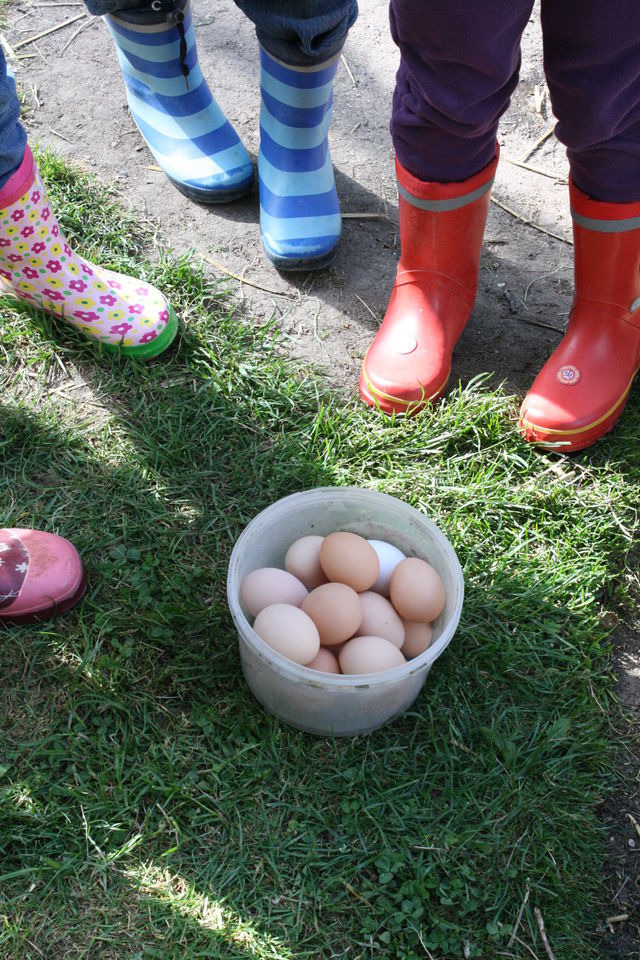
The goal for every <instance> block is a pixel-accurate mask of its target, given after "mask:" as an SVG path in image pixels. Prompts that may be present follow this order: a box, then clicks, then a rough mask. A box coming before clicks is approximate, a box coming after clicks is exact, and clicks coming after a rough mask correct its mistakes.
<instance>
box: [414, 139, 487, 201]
mask: <svg viewBox="0 0 640 960" xmlns="http://www.w3.org/2000/svg"><path fill="white" fill-rule="evenodd" d="M499 154H500V147H499V146H498V144H496V155H495V157H494V159H493V160H492V161H491V163H489V164H487V166H486V167H483V168H482V170H479V171H478V173H474V175H473V176H472V177H469V178H468V179H467V180H456V181H451V182H450V183H437V182H436V181H428V180H419V179H418V177H414V175H413V174H412V173H410V172H409V171H408V170H406V169H405V168H404V167H403V166H402V164H401V163H400V161H399V160H398V158H397V157H396V174H397V177H398V186H399V187H402V188H403V190H401V191H400V193H401V195H402V196H404V198H405V199H406V200H407V199H408V200H409V203H411V204H413V205H414V206H420V207H421V206H422V204H421V203H416V202H415V201H416V200H424V201H429V202H433V201H435V202H436V204H437V206H435V207H432V206H431V204H429V206H427V207H425V208H424V209H428V210H432V209H433V210H440V209H442V210H453V209H456V208H457V207H463V206H465V205H466V204H467V203H472V202H473V201H474V200H476V199H477V198H478V197H480V196H482V194H483V193H485V192H486V191H487V190H489V189H490V187H491V184H492V183H493V178H494V177H495V173H496V168H497V166H498V157H499ZM407 195H408V196H407ZM446 201H458V202H456V203H453V204H451V205H446V206H440V203H441V202H446Z"/></svg>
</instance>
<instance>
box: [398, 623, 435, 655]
mask: <svg viewBox="0 0 640 960" xmlns="http://www.w3.org/2000/svg"><path fill="white" fill-rule="evenodd" d="M402 622H403V625H404V643H403V644H402V646H401V647H400V649H401V650H402V652H403V653H404V655H405V657H407V659H411V657H417V656H418V654H419V653H424V651H425V650H428V649H429V647H430V646H431V641H432V639H433V633H432V630H431V624H430V623H413V622H412V621H411V620H403V621H402Z"/></svg>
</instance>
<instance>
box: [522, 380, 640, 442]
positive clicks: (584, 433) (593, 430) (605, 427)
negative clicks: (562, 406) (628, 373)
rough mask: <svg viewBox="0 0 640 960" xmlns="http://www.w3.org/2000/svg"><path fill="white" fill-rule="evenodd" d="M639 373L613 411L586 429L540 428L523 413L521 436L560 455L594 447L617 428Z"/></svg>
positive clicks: (630, 382)
mask: <svg viewBox="0 0 640 960" xmlns="http://www.w3.org/2000/svg"><path fill="white" fill-rule="evenodd" d="M637 372H638V371H637V370H636V372H635V373H634V375H633V377H632V378H631V380H630V381H629V383H628V385H627V388H626V390H625V391H624V393H623V394H622V396H621V397H620V399H619V400H617V401H616V403H615V404H614V406H613V407H612V408H611V410H609V411H608V412H607V413H605V414H604V416H602V417H599V418H598V420H594V422H593V423H590V424H588V425H587V426H585V427H580V428H579V429H578V430H553V429H551V428H549V427H543V426H540V424H536V423H533V422H532V421H531V420H527V419H526V417H524V416H523V415H522V412H521V413H520V420H519V422H518V430H519V431H520V434H521V435H522V437H523V438H524V439H525V440H526V441H527V442H528V443H534V444H536V445H537V446H544V447H547V448H548V449H553V450H557V452H558V453H577V452H578V451H579V450H586V448H587V447H590V446H592V445H593V444H594V443H596V442H597V441H598V440H600V438H601V437H604V435H605V434H606V433H609V431H610V430H612V429H613V428H614V427H615V425H616V423H617V422H618V420H619V419H620V417H621V416H622V412H623V410H624V408H625V405H626V402H627V397H628V396H629V391H630V390H631V385H632V384H633V381H634V378H635V376H636V373H637Z"/></svg>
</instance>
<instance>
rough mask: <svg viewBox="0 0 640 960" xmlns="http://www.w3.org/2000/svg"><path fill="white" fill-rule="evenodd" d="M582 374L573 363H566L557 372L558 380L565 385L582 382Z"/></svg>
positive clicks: (571, 385)
mask: <svg viewBox="0 0 640 960" xmlns="http://www.w3.org/2000/svg"><path fill="white" fill-rule="evenodd" d="M581 376H582V374H581V373H580V371H579V370H578V368H577V367H574V366H573V364H572V363H565V364H564V366H562V367H560V369H559V370H558V372H557V373H556V380H558V381H559V382H560V383H563V384H564V385H565V387H575V385H576V383H579V382H580V378H581Z"/></svg>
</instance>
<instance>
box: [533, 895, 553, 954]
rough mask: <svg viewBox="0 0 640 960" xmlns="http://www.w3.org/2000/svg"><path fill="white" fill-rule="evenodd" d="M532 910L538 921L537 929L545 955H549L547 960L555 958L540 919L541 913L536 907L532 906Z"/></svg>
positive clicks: (542, 921)
mask: <svg viewBox="0 0 640 960" xmlns="http://www.w3.org/2000/svg"><path fill="white" fill-rule="evenodd" d="M533 912H534V913H535V915H536V920H537V921H538V930H539V931H540V936H541V937H542V942H543V943H544V948H545V950H546V951H547V956H548V957H549V960H556V958H555V956H554V954H553V950H552V949H551V947H550V946H549V941H548V940H547V934H546V933H545V929H544V920H543V919H542V914H541V913H540V910H539V908H538V907H534V908H533Z"/></svg>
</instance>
